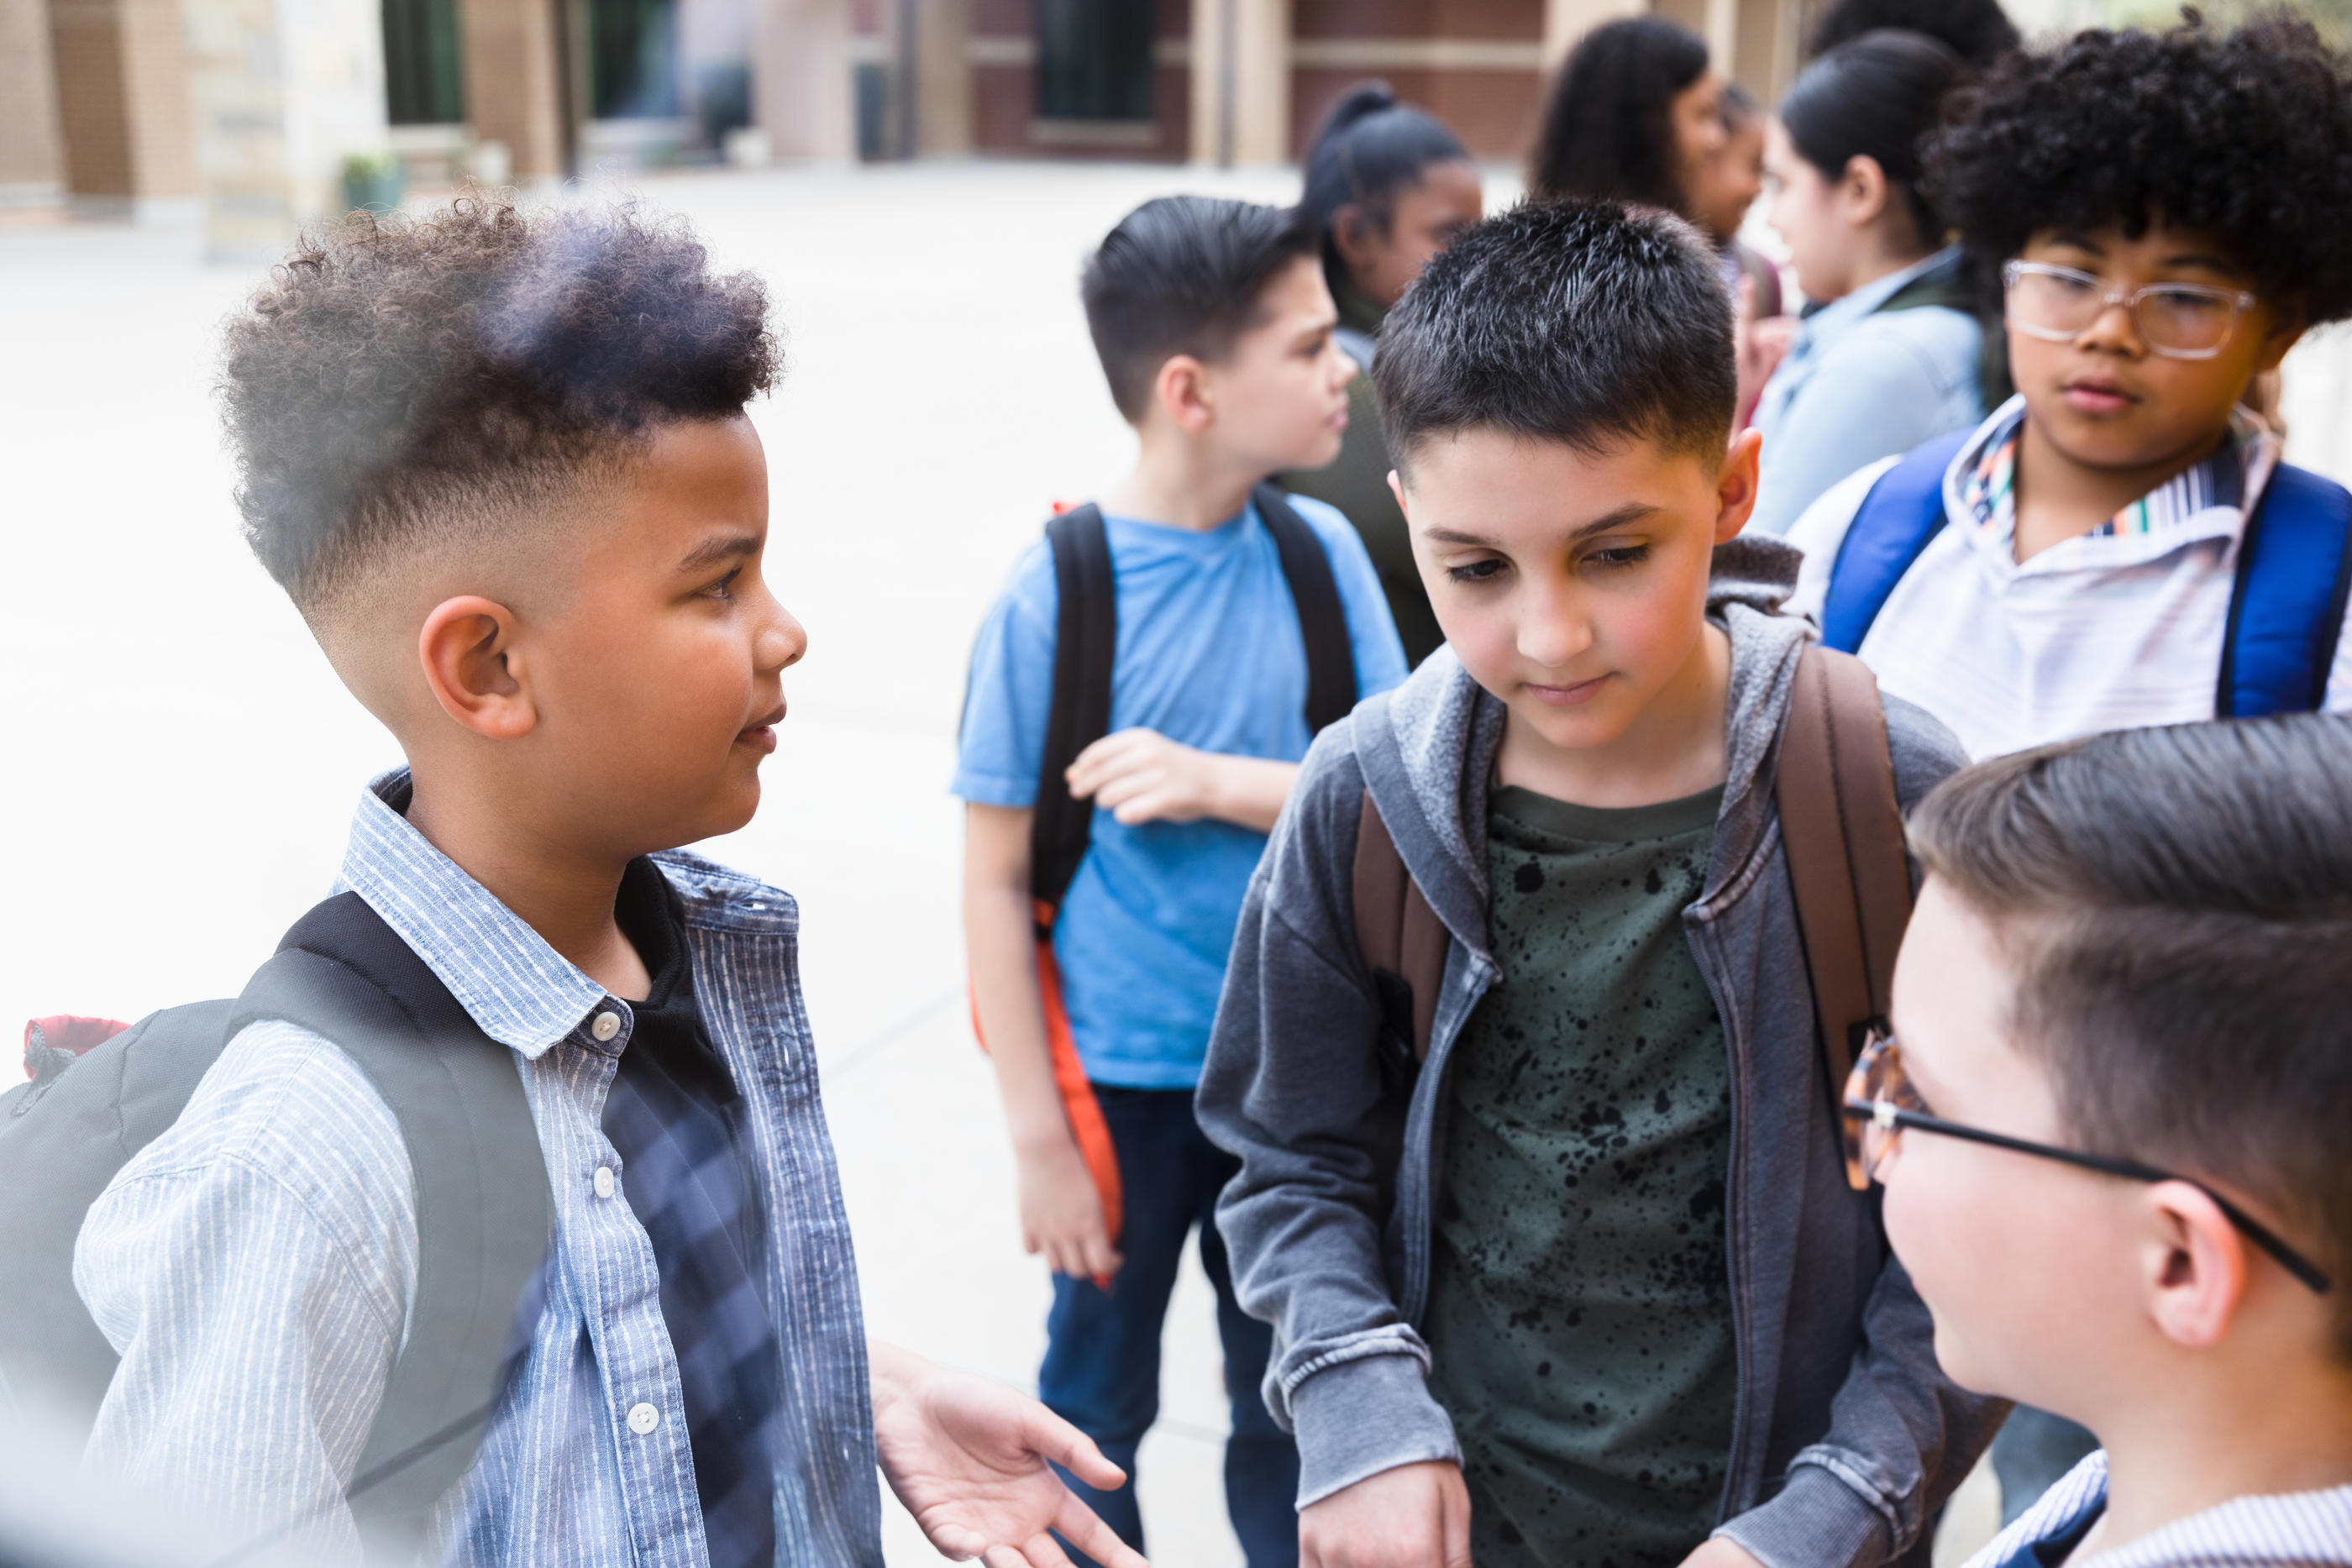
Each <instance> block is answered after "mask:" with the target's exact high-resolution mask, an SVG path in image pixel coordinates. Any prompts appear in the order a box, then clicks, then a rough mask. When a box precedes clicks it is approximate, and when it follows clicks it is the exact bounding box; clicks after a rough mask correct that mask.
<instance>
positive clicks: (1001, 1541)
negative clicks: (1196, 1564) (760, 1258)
mask: <svg viewBox="0 0 2352 1568" xmlns="http://www.w3.org/2000/svg"><path fill="white" fill-rule="evenodd" d="M870 1349H871V1354H872V1357H873V1362H874V1442H875V1448H876V1449H877V1452H878V1453H879V1455H880V1457H881V1460H882V1474H883V1476H884V1478H885V1479H887V1480H888V1481H889V1483H890V1490H892V1491H893V1492H896V1493H897V1494H898V1500H899V1501H900V1502H901V1503H903V1504H905V1505H906V1509H907V1511H908V1513H910V1514H913V1515H914V1516H915V1522H916V1523H917V1524H919V1525H921V1526H922V1528H923V1534H924V1535H925V1536H926V1537H927V1538H929V1541H930V1543H931V1544H932V1545H933V1546H935V1547H937V1548H939V1550H940V1554H941V1555H943V1556H946V1557H950V1558H952V1559H954V1560H955V1561H956V1562H959V1563H964V1562H970V1561H971V1559H973V1558H975V1557H976V1558H979V1559H980V1560H981V1561H982V1562H983V1563H987V1564H988V1568H1069V1565H1070V1559H1069V1555H1068V1553H1066V1552H1064V1551H1063V1550H1062V1549H1061V1547H1060V1546H1059V1545H1058V1544H1057V1543H1056V1542H1055V1540H1054V1538H1053V1537H1052V1536H1051V1535H1049V1534H1047V1533H1046V1531H1060V1532H1061V1534H1062V1535H1063V1537H1064V1538H1065V1539H1066V1540H1067V1541H1068V1542H1070V1543H1071V1544H1072V1545H1074V1546H1076V1548H1077V1549H1078V1550H1079V1551H1081V1552H1085V1553H1086V1554H1087V1556H1089V1557H1092V1558H1093V1559H1094V1560H1095V1561H1096V1562H1097V1563H1101V1564H1102V1565H1103V1568H1150V1564H1148V1563H1145V1562H1144V1560H1143V1557H1142V1554H1141V1553H1139V1552H1137V1551H1136V1550H1135V1549H1134V1548H1133V1547H1131V1546H1129V1545H1128V1544H1127V1543H1126V1542H1123V1541H1121V1540H1120V1539H1119V1538H1118V1535H1117V1534H1116V1533H1114V1532H1113V1531H1112V1530H1111V1528H1110V1526H1109V1525H1108V1524H1105V1523H1104V1522H1103V1521H1101V1519H1099V1518H1098V1517H1097V1515H1096V1513H1095V1511H1094V1510H1092V1509H1090V1508H1088V1507H1087V1505H1086V1504H1085V1503H1083V1502H1081V1501H1079V1500H1078V1499H1077V1496H1076V1494H1075V1493H1073V1492H1072V1491H1071V1490H1070V1489H1069V1488H1068V1487H1066V1486H1065V1485H1064V1484H1063V1483H1062V1478H1061V1477H1059V1476H1057V1475H1055V1473H1054V1471H1053V1470H1052V1469H1051V1468H1050V1465H1060V1466H1062V1467H1063V1468H1064V1469H1067V1470H1069V1471H1070V1472H1071V1473H1073V1474H1075V1475H1076V1476H1077V1477H1078V1479H1081V1480H1083V1481H1085V1482H1086V1483H1087V1485H1088V1486H1094V1487H1101V1488H1103V1489H1105V1490H1108V1489H1110V1488H1113V1487H1117V1486H1119V1485H1121V1484H1123V1483H1124V1482H1125V1481H1126V1479H1127V1476H1126V1473H1125V1472H1124V1471H1122V1470H1121V1469H1119V1468H1118V1466H1117V1465H1114V1464H1112V1463H1111V1462H1110V1461H1109V1460H1108V1459H1106V1458H1103V1457H1102V1451H1101V1450H1100V1449H1099V1448H1096V1447H1095V1445H1094V1442H1093V1440H1092V1439H1090V1438H1089V1437H1087V1435H1086V1434H1085V1433H1083V1432H1081V1431H1079V1430H1078V1429H1077V1428H1076V1427H1073V1426H1071V1425H1070V1424H1069V1423H1068V1422H1067V1421H1065V1420H1063V1419H1062V1418H1061V1417H1060V1416H1056V1415H1055V1414H1054V1413H1053V1412H1052V1411H1050V1410H1048V1409H1046V1408H1045V1406H1043V1405H1040V1404H1038V1403H1037V1401H1035V1400H1034V1399H1032V1398H1030V1397H1028V1396H1026V1395H1022V1394H1016V1393H1014V1392H1013V1390H1012V1389H1010V1388H1007V1387H1004V1386H1003V1385H1002V1384H996V1383H991V1382H990V1381H988V1380H987V1379H986V1378H984V1377H974V1376H972V1375H970V1374H968V1373H960V1372H949V1371H946V1370H944V1369H942V1368H940V1367H938V1366H934V1365H933V1364H930V1363H929V1362H928V1361H925V1360H924V1359H923V1358H922V1357H921V1356H919V1355H917V1354H914V1353H913V1352H911V1351H906V1350H900V1349H898V1347H897V1346H895V1345H887V1344H883V1343H879V1342H878V1341H877V1342H875V1343H873V1344H872V1345H871V1347H870Z"/></svg>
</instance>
